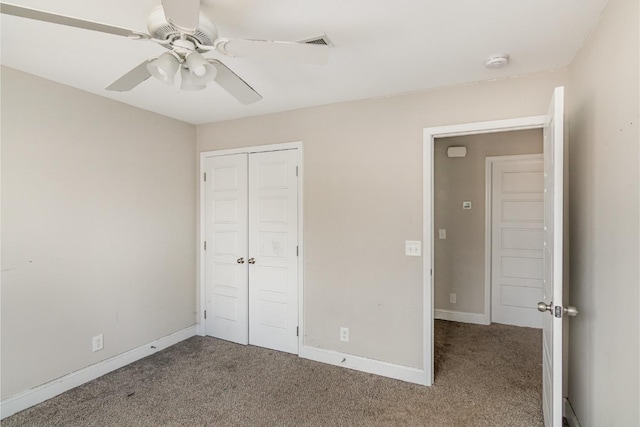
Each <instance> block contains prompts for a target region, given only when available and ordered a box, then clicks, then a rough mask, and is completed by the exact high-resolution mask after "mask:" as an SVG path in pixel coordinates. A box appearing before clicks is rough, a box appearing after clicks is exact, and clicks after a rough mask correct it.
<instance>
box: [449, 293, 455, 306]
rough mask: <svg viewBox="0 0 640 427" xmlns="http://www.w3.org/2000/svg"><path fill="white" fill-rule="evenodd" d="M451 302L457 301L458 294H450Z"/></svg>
mask: <svg viewBox="0 0 640 427" xmlns="http://www.w3.org/2000/svg"><path fill="white" fill-rule="evenodd" d="M449 302H450V303H451V304H455V303H456V294H449Z"/></svg>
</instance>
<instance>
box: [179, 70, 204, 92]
mask: <svg viewBox="0 0 640 427" xmlns="http://www.w3.org/2000/svg"><path fill="white" fill-rule="evenodd" d="M180 76H181V77H182V82H181V83H180V89H181V90H184V91H190V92H191V91H196V90H203V89H204V88H206V87H207V85H206V83H200V82H198V81H196V78H195V76H194V75H193V73H191V72H190V71H189V70H188V69H187V68H185V67H182V68H180Z"/></svg>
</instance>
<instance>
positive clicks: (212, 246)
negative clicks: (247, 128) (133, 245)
mask: <svg viewBox="0 0 640 427" xmlns="http://www.w3.org/2000/svg"><path fill="white" fill-rule="evenodd" d="M206 174H207V180H206V183H205V185H206V197H205V198H206V206H205V221H207V224H205V230H206V233H207V236H206V241H207V248H206V263H207V265H206V310H207V311H206V316H207V318H206V331H207V332H206V333H207V335H211V336H214V337H216V338H222V339H224V340H228V341H233V342H237V343H239V344H247V343H248V314H249V313H248V307H247V300H248V295H247V294H248V289H247V288H248V268H247V266H248V264H247V260H246V256H247V155H246V154H236V155H231V156H219V157H212V158H209V159H207V163H206Z"/></svg>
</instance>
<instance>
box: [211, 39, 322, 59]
mask: <svg viewBox="0 0 640 427" xmlns="http://www.w3.org/2000/svg"><path fill="white" fill-rule="evenodd" d="M216 48H218V50H220V51H221V52H222V53H224V54H226V55H230V56H250V57H258V58H273V59H282V60H289V61H296V62H302V63H304V64H316V65H323V64H326V63H327V61H328V59H329V46H324V45H317V44H311V43H301V42H279V41H269V40H228V39H218V41H216Z"/></svg>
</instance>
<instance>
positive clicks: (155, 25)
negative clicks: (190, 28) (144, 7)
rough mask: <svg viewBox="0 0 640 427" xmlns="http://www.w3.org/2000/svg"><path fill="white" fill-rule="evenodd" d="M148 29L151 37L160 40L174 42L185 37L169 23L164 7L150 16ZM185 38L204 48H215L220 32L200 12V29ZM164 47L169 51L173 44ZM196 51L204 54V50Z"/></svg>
mask: <svg viewBox="0 0 640 427" xmlns="http://www.w3.org/2000/svg"><path fill="white" fill-rule="evenodd" d="M147 29H148V30H149V34H150V35H151V37H153V38H154V39H158V40H170V41H172V42H173V41H174V40H178V39H181V38H182V36H183V32H182V31H180V30H179V29H178V28H176V27H175V26H173V25H172V24H171V23H169V21H167V18H166V17H165V15H164V9H163V8H162V6H158V7H156V8H154V9H153V10H152V11H151V13H150V14H149V18H148V19H147ZM185 37H186V39H187V40H189V39H190V40H192V41H196V42H197V43H198V44H201V45H204V46H213V43H214V42H215V41H216V40H217V39H218V30H217V29H216V26H215V25H214V24H213V22H211V20H210V19H209V17H208V16H206V15H205V14H204V13H202V12H200V16H199V23H198V28H197V29H196V30H195V31H194V33H193V34H185ZM164 46H165V47H166V48H167V49H173V46H172V45H171V44H167V45H164ZM196 50H197V51H198V52H201V53H202V52H204V50H202V49H197V48H196Z"/></svg>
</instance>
